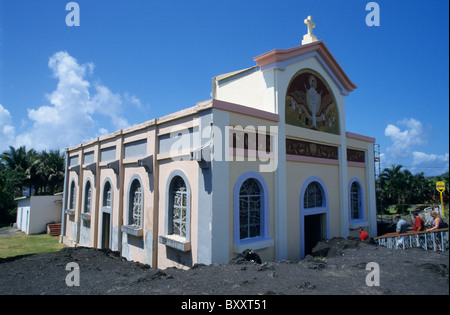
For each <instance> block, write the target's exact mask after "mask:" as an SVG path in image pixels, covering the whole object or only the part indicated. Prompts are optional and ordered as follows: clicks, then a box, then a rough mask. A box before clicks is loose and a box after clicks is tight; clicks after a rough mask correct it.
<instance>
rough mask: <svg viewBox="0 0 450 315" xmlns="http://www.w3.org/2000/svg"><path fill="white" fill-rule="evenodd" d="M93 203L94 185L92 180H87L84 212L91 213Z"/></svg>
mask: <svg viewBox="0 0 450 315" xmlns="http://www.w3.org/2000/svg"><path fill="white" fill-rule="evenodd" d="M91 204H92V186H91V181H89V180H88V181H87V182H86V186H85V187H84V207H83V212H84V213H91Z"/></svg>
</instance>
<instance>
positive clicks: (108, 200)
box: [102, 181, 112, 208]
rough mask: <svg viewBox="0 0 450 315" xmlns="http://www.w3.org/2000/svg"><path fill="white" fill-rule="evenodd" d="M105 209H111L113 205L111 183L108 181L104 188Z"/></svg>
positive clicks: (103, 203)
mask: <svg viewBox="0 0 450 315" xmlns="http://www.w3.org/2000/svg"><path fill="white" fill-rule="evenodd" d="M102 205H103V207H105V208H111V205H112V189H111V183H110V182H109V181H107V182H106V183H105V186H104V187H103V202H102Z"/></svg>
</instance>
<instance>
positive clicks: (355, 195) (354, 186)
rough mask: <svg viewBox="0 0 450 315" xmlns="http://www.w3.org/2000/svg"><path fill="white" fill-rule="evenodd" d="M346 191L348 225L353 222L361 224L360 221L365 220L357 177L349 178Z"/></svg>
mask: <svg viewBox="0 0 450 315" xmlns="http://www.w3.org/2000/svg"><path fill="white" fill-rule="evenodd" d="M348 193H349V196H348V203H349V208H350V225H352V223H353V224H355V225H358V226H361V222H363V221H365V213H364V212H365V211H364V193H363V189H362V184H361V182H360V180H359V179H358V178H357V177H354V178H352V179H351V180H350V183H349V186H348Z"/></svg>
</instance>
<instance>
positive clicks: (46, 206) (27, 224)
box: [15, 194, 62, 234]
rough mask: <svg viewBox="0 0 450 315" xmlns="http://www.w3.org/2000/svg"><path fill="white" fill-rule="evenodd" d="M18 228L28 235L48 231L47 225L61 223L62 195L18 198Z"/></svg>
mask: <svg viewBox="0 0 450 315" xmlns="http://www.w3.org/2000/svg"><path fill="white" fill-rule="evenodd" d="M15 201H16V202H17V220H16V226H17V228H18V229H20V230H21V231H23V232H25V233H26V234H39V233H44V232H46V231H47V224H49V223H55V222H61V207H62V194H56V195H52V196H24V197H19V198H16V199H15Z"/></svg>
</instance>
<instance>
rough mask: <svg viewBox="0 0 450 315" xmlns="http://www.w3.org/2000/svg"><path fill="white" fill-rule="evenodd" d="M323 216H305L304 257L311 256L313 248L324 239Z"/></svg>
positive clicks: (324, 223)
mask: <svg viewBox="0 0 450 315" xmlns="http://www.w3.org/2000/svg"><path fill="white" fill-rule="evenodd" d="M325 216H326V215H325V214H323V213H321V214H313V215H307V216H305V223H304V224H305V234H304V237H305V255H309V254H311V253H312V250H313V248H314V246H316V244H317V243H318V242H320V241H322V240H324V239H325V238H326V229H325V228H324V227H325V226H326V222H325V219H326V217H325Z"/></svg>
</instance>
